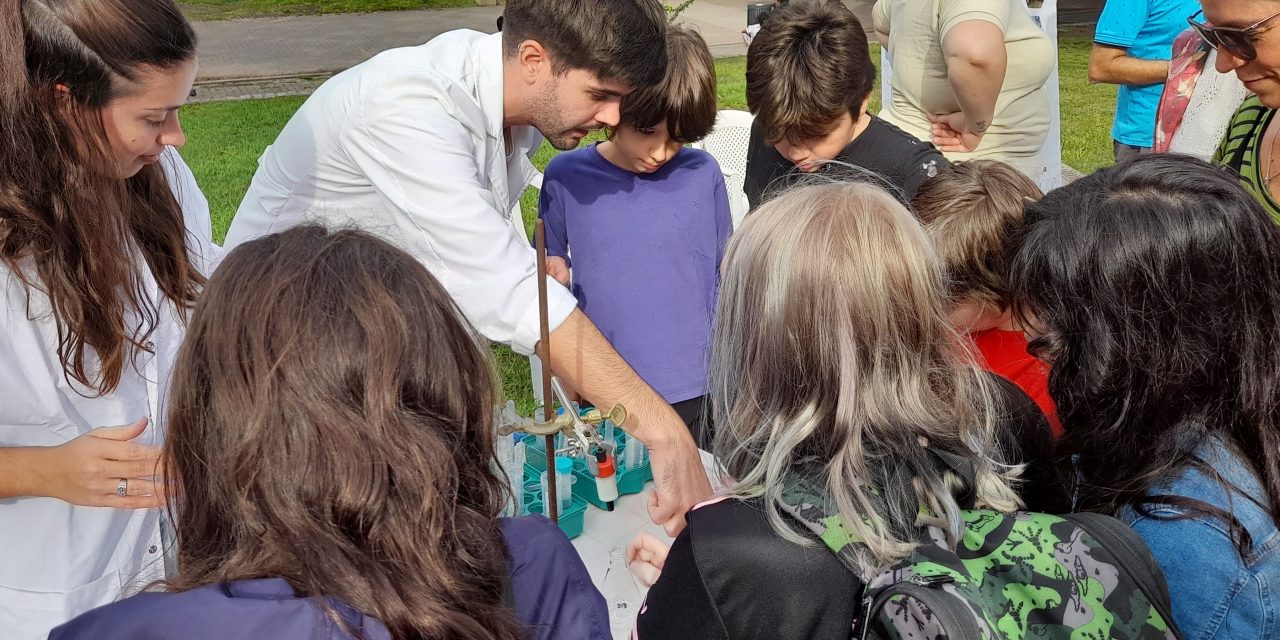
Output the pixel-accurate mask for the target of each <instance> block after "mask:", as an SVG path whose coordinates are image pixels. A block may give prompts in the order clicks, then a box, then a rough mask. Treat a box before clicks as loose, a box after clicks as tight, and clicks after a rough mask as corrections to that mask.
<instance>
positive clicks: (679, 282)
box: [538, 25, 733, 446]
mask: <svg viewBox="0 0 1280 640" xmlns="http://www.w3.org/2000/svg"><path fill="white" fill-rule="evenodd" d="M715 121H716V74H715V64H714V62H713V60H712V58H711V52H710V50H708V49H707V44H706V42H704V41H703V39H702V37H701V36H699V35H698V34H697V33H696V32H694V31H691V30H689V29H686V28H684V27H680V26H676V25H670V26H669V27H668V28H667V73H666V76H665V77H664V78H663V80H662V82H661V83H659V84H658V85H656V86H654V87H651V88H645V89H637V90H636V91H635V92H633V93H631V94H630V95H628V96H626V97H625V98H623V100H622V115H621V120H620V124H619V126H618V127H616V128H614V129H613V131H612V132H611V133H610V136H609V138H608V139H607V140H605V141H604V142H600V143H598V144H595V145H592V146H590V147H586V148H583V149H579V150H576V151H571V152H568V153H564V154H561V155H559V156H557V157H556V158H554V159H553V160H552V161H551V162H550V163H549V164H548V165H547V170H546V177H545V179H544V180H543V185H542V193H541V199H540V201H539V203H538V215H539V216H540V217H541V218H542V219H543V220H544V221H545V223H546V234H547V254H548V255H549V256H551V258H550V260H549V262H548V271H549V272H550V273H551V275H553V276H555V277H556V278H558V279H559V280H560V281H561V282H563V283H565V284H569V282H570V279H572V285H571V287H570V288H571V290H572V291H573V294H574V295H575V296H576V297H577V298H578V303H579V305H580V306H581V307H582V311H583V313H585V314H586V315H587V317H588V318H590V319H591V321H592V322H593V323H595V325H596V326H597V327H599V328H600V331H601V333H603V334H604V337H605V338H607V339H608V340H609V342H610V344H612V345H613V346H614V348H616V349H617V350H618V353H619V354H621V355H622V357H623V359H625V360H626V361H627V363H628V364H630V365H631V367H632V368H633V369H635V371H636V373H637V374H639V375H640V377H641V378H643V379H644V381H645V382H646V383H648V384H649V386H651V387H653V388H654V390H655V391H657V392H658V393H659V394H660V395H662V397H663V399H665V400H666V401H667V402H668V403H670V404H671V405H672V407H673V408H675V410H676V413H678V414H679V415H680V417H681V418H683V419H684V421H685V423H686V424H688V425H689V427H690V430H691V432H692V435H693V437H694V441H695V442H699V443H701V444H702V445H703V446H706V444H707V442H706V440H707V439H706V438H704V437H703V434H702V424H703V422H704V416H705V415H706V410H705V403H706V395H707V357H708V354H709V353H710V344H711V342H710V341H711V326H712V322H713V318H714V316H715V307H716V291H717V288H718V286H719V277H720V276H719V273H720V270H719V267H720V259H721V257H722V256H723V255H724V247H725V244H726V243H727V242H728V238H729V234H730V233H731V232H732V230H733V221H732V218H731V215H730V213H729V198H728V194H727V193H726V190H725V183H724V175H723V174H722V173H721V170H720V166H719V165H718V164H717V163H716V161H715V159H714V158H712V157H711V155H710V154H708V153H707V152H705V151H702V150H699V149H691V148H688V147H685V146H684V145H685V144H686V143H690V142H696V141H698V140H701V139H702V138H703V137H705V136H706V135H707V134H708V133H710V132H711V129H712V127H713V126H715ZM570 276H572V277H571V278H570Z"/></svg>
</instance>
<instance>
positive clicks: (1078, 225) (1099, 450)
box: [1010, 155, 1280, 640]
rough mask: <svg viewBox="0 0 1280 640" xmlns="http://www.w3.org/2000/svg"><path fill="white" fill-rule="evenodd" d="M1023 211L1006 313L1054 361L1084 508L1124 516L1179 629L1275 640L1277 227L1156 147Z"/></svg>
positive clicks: (1278, 543)
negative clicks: (1156, 565)
mask: <svg viewBox="0 0 1280 640" xmlns="http://www.w3.org/2000/svg"><path fill="white" fill-rule="evenodd" d="M1026 218H1027V227H1026V231H1025V236H1024V237H1023V238H1022V239H1021V241H1020V243H1019V248H1018V250H1017V251H1016V253H1015V255H1014V256H1013V257H1012V259H1011V263H1010V273H1011V281H1012V283H1013V286H1014V291H1013V297H1014V300H1015V310H1016V312H1017V313H1018V314H1019V315H1020V316H1021V317H1022V318H1023V320H1024V326H1029V327H1036V330H1035V333H1038V337H1036V338H1035V339H1034V340H1032V342H1031V349H1032V351H1033V353H1038V354H1039V355H1041V356H1042V357H1043V358H1045V359H1046V360H1048V361H1050V362H1052V364H1053V368H1052V371H1051V373H1050V376H1049V393H1050V395H1051V396H1052V397H1053V400H1054V402H1056V403H1057V407H1058V411H1059V415H1060V416H1061V418H1062V424H1063V428H1064V431H1065V437H1064V439H1063V440H1062V441H1061V444H1060V446H1061V447H1062V448H1063V451H1062V452H1061V453H1062V454H1064V455H1065V456H1068V457H1073V458H1074V459H1075V461H1076V464H1075V467H1074V469H1073V471H1072V473H1070V474H1069V477H1068V479H1069V480H1070V483H1071V484H1072V485H1074V494H1075V496H1076V508H1077V510H1082V511H1098V512H1102V513H1108V514H1116V515H1118V516H1120V517H1122V518H1125V519H1127V520H1128V521H1129V522H1130V523H1132V524H1133V526H1134V528H1135V529H1137V531H1138V533H1139V534H1141V535H1142V537H1143V538H1144V539H1145V540H1146V542H1147V544H1148V545H1149V546H1150V548H1151V551H1152V553H1153V554H1154V555H1155V557H1156V559H1157V560H1158V561H1159V562H1160V564H1161V565H1162V567H1163V569H1164V572H1165V576H1166V578H1167V579H1168V582H1169V588H1170V592H1171V595H1172V597H1173V605H1174V617H1175V618H1176V619H1177V623H1178V625H1179V626H1180V627H1181V628H1182V630H1183V631H1184V633H1185V634H1186V637H1188V638H1201V639H1209V638H1231V639H1233V640H1239V639H1243V638H1276V637H1280V628H1277V627H1276V621H1275V616H1274V615H1273V614H1272V613H1271V611H1272V609H1273V608H1274V606H1275V605H1276V601H1275V600H1276V598H1275V596H1274V595H1273V589H1274V587H1275V585H1276V584H1280V555H1278V553H1280V552H1278V551H1277V549H1280V535H1278V534H1277V524H1280V228H1277V227H1276V226H1275V225H1274V224H1273V223H1272V222H1271V220H1270V219H1269V218H1268V217H1267V214H1266V213H1265V212H1264V211H1263V209H1262V207H1261V206H1260V205H1259V204H1258V202H1257V201H1256V200H1254V199H1253V198H1251V197H1250V196H1249V194H1248V193H1246V192H1245V190H1244V189H1243V188H1242V187H1241V186H1240V185H1239V183H1238V182H1237V180H1236V179H1235V177H1234V176H1233V175H1231V174H1229V173H1227V172H1225V171H1222V170H1219V169H1215V168H1213V167H1211V166H1210V165H1208V164H1205V163H1203V162H1200V161H1197V160H1193V159H1191V158H1188V157H1182V156H1165V155H1162V156H1152V157H1148V158H1142V159H1140V160H1137V161H1134V162H1131V163H1127V164H1122V165H1119V166H1117V167H1113V168H1109V169H1103V170H1102V171H1099V172H1097V173H1095V174H1093V175H1092V176H1089V177H1087V178H1083V179H1081V180H1078V181H1076V182H1075V183H1073V184H1071V185H1069V186H1067V187H1063V188H1061V189H1058V190H1056V191H1053V192H1051V193H1050V194H1048V195H1047V196H1046V197H1045V198H1044V199H1043V200H1041V201H1040V202H1039V203H1037V204H1034V205H1031V206H1030V207H1029V209H1028V211H1027V216H1026Z"/></svg>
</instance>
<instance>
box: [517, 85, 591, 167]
mask: <svg viewBox="0 0 1280 640" xmlns="http://www.w3.org/2000/svg"><path fill="white" fill-rule="evenodd" d="M559 89H560V81H559V80H552V82H551V84H550V85H548V86H547V88H545V89H543V90H542V91H541V92H539V93H538V94H537V95H535V96H533V97H531V98H529V113H531V114H532V115H533V118H532V120H533V126H534V128H536V129H537V130H538V132H539V133H541V134H542V137H544V138H546V139H547V142H549V143H550V144H551V146H553V147H555V148H556V149H559V150H560V151H569V150H570V149H574V148H576V147H577V146H578V144H579V143H581V142H582V138H580V137H578V136H577V135H576V134H577V132H578V131H580V130H582V129H584V128H585V127H577V126H573V125H571V124H568V123H566V122H565V121H564V119H563V117H561V115H560V110H559V108H558V106H557V104H556V95H557V94H558V93H559Z"/></svg>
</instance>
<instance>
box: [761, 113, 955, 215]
mask: <svg viewBox="0 0 1280 640" xmlns="http://www.w3.org/2000/svg"><path fill="white" fill-rule="evenodd" d="M835 160H836V161H837V162H843V163H846V164H851V165H854V166H858V167H862V168H864V169H869V170H871V171H874V172H876V173H878V174H880V175H881V176H884V178H885V179H886V180H888V181H889V184H892V185H893V186H894V187H897V188H898V189H901V190H902V194H894V195H898V196H899V198H898V199H899V200H902V201H903V203H904V204H905V203H906V202H909V201H910V200H911V198H912V196H914V195H915V194H916V190H917V189H919V188H920V185H921V184H923V183H924V181H925V180H928V179H929V178H932V177H933V176H936V175H938V172H939V171H942V170H943V169H946V168H947V167H949V166H951V163H949V162H947V159H946V158H945V157H943V155H942V153H941V152H939V151H938V150H937V149H935V148H934V146H933V145H932V144H930V143H928V142H921V141H919V140H916V139H915V138H913V137H911V135H910V134H908V133H907V132H905V131H903V130H902V129H899V128H897V127H895V126H893V125H891V124H889V123H887V122H885V121H884V120H881V119H880V118H877V117H875V116H871V124H869V125H867V128H866V129H865V130H864V131H863V132H862V133H861V134H859V135H858V137H857V138H854V139H853V142H850V143H849V146H847V147H845V148H844V151H841V152H840V155H838V156H836V158H835ZM829 169H830V167H828V168H827V169H820V171H823V170H829ZM802 175H804V174H802V173H800V172H799V171H796V170H795V165H793V164H791V161H790V160H787V159H786V158H784V157H782V154H780V153H778V152H777V150H776V149H774V148H773V147H771V146H769V145H768V144H767V143H766V142H765V140H764V133H763V132H762V131H761V129H760V124H759V122H756V123H754V124H752V125H751V142H750V146H748V148H747V175H746V178H745V180H744V183H743V187H742V188H743V191H746V193H747V200H748V201H749V202H750V203H751V208H752V209H755V208H756V207H758V206H760V203H762V202H764V200H765V199H766V197H765V196H766V195H772V194H774V193H775V192H776V191H781V190H782V189H785V188H786V186H787V185H788V184H789V183H790V182H791V181H792V179H794V178H795V177H797V176H802ZM766 192H767V193H766ZM904 196H905V197H904Z"/></svg>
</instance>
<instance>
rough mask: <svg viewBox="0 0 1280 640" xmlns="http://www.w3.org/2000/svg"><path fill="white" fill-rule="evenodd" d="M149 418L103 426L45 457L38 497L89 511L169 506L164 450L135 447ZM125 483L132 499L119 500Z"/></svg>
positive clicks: (40, 474)
mask: <svg viewBox="0 0 1280 640" xmlns="http://www.w3.org/2000/svg"><path fill="white" fill-rule="evenodd" d="M146 428H147V419H146V418H142V419H140V420H138V421H137V422H134V423H132V424H127V425H121V426H117V427H100V428H98V429H94V430H93V431H90V432H88V433H86V434H84V435H81V436H79V437H77V438H75V439H74V440H71V441H70V442H67V443H65V444H61V445H58V446H56V447H48V448H46V449H44V450H43V452H42V453H41V457H42V460H41V464H40V466H39V468H38V469H39V470H38V474H39V477H38V478H37V481H38V483H39V484H38V486H39V487H42V488H43V489H41V492H40V493H39V494H38V495H43V496H47V497H50V498H57V499H59V500H63V501H65V502H70V503H71V504H75V505H80V506H85V507H112V508H116V509H149V508H152V507H158V506H161V505H163V504H164V501H165V496H164V484H163V483H162V482H160V481H159V480H158V476H159V475H160V469H159V463H160V450H159V449H156V448H154V447H148V446H145V445H141V444H137V443H134V442H130V440H133V439H134V438H137V437H138V436H140V435H142V432H143V431H145V430H146ZM121 478H123V479H125V480H126V481H127V483H126V484H127V487H126V491H127V493H126V495H124V496H118V495H116V487H117V485H118V484H119V483H120V480H121Z"/></svg>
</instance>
